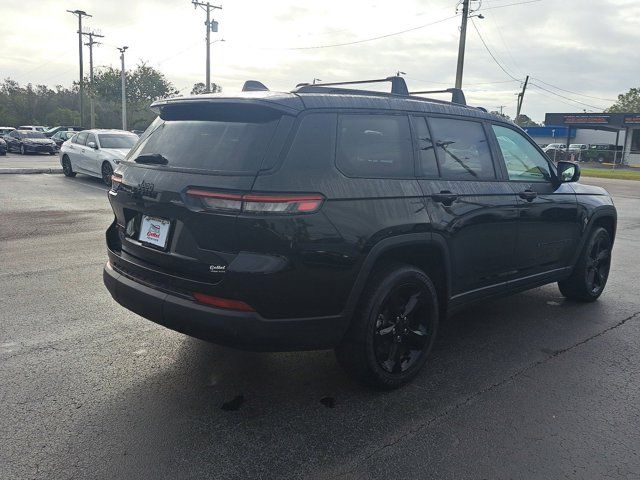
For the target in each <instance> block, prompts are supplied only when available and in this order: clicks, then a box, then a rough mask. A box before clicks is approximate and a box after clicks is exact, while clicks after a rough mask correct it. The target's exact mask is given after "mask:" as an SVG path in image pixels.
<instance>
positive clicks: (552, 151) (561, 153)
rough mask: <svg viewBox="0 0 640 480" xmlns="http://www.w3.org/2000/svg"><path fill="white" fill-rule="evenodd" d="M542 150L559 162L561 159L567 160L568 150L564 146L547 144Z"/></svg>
mask: <svg viewBox="0 0 640 480" xmlns="http://www.w3.org/2000/svg"><path fill="white" fill-rule="evenodd" d="M542 151H543V152H544V153H546V154H547V157H549V158H550V159H551V160H553V161H554V162H557V161H559V160H565V158H566V156H567V151H566V150H564V149H562V148H556V147H549V146H547V147H545V148H544V149H543V150H542Z"/></svg>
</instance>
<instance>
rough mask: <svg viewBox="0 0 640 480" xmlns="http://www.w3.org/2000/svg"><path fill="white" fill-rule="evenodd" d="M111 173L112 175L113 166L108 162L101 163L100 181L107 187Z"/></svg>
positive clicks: (109, 184) (109, 183)
mask: <svg viewBox="0 0 640 480" xmlns="http://www.w3.org/2000/svg"><path fill="white" fill-rule="evenodd" d="M111 175H113V167H111V164H110V163H109V162H104V163H103V164H102V181H103V182H104V184H105V185H106V186H107V187H110V186H111Z"/></svg>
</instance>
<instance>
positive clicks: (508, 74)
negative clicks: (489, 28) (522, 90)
mask: <svg viewBox="0 0 640 480" xmlns="http://www.w3.org/2000/svg"><path fill="white" fill-rule="evenodd" d="M471 25H473V28H474V29H475V31H476V33H477V34H478V37H479V38H480V41H481V42H482V45H484V48H485V50H486V51H487V52H488V53H489V55H490V56H491V58H492V59H493V61H494V62H495V63H496V65H498V67H500V70H502V71H503V72H504V73H505V74H507V76H509V77H511V78H512V79H513V80H517V81H518V82H521V81H522V80H521V79H519V78H516V77H514V76H513V75H511V73H509V72H508V71H507V69H506V68H504V67H503V66H502V64H501V63H500V62H499V61H498V59H497V58H496V57H495V55H494V54H493V52H492V51H491V49H490V48H489V46H488V45H487V42H485V41H484V38H483V37H482V34H481V33H480V30H478V27H477V26H476V22H474V21H473V19H471Z"/></svg>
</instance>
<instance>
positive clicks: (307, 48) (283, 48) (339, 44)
mask: <svg viewBox="0 0 640 480" xmlns="http://www.w3.org/2000/svg"><path fill="white" fill-rule="evenodd" d="M456 17H457V15H452V16H450V17H446V18H441V19H440V20H436V21H435V22H431V23H425V24H424V25H418V26H417V27H413V28H407V29H406V30H400V31H398V32H392V33H387V34H385V35H378V36H377V37H370V38H363V39H361V40H354V41H352V42H343V43H333V44H328V45H312V46H308V47H263V48H259V47H258V48H257V50H316V49H320V48H334V47H346V46H347V45H356V44H359V43H365V42H373V41H375V40H381V39H383V38H389V37H393V36H396V35H402V34H404V33H409V32H414V31H416V30H420V29H422V28H427V27H431V26H433V25H436V24H438V23H443V22H446V21H447V20H451V19H452V18H456ZM251 48H256V47H254V46H252V47H251Z"/></svg>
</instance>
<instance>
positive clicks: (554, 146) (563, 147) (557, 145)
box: [544, 143, 567, 150]
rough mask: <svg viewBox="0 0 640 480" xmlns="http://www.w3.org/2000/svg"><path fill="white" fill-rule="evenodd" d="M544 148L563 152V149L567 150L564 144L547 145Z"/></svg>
mask: <svg viewBox="0 0 640 480" xmlns="http://www.w3.org/2000/svg"><path fill="white" fill-rule="evenodd" d="M544 148H555V149H558V150H564V149H566V148H567V145H566V144H565V143H549V144H548V145H547V146H546V147H544Z"/></svg>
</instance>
